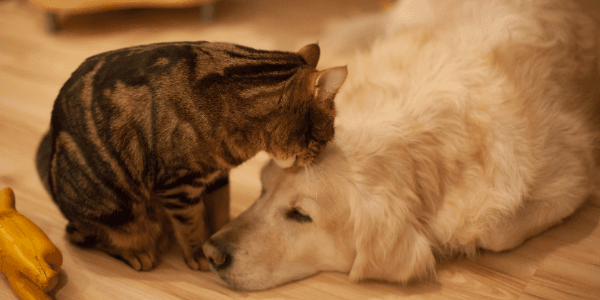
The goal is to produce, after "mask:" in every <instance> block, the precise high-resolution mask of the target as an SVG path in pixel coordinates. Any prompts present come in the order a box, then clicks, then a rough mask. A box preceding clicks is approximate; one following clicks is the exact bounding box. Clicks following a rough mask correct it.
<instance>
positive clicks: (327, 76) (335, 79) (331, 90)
mask: <svg viewBox="0 0 600 300" xmlns="http://www.w3.org/2000/svg"><path fill="white" fill-rule="evenodd" d="M347 76H348V68H347V67H346V66H343V67H335V68H330V69H325V70H323V71H320V72H319V74H318V75H317V78H316V79H315V89H316V90H315V96H316V97H318V98H324V99H326V98H329V96H330V95H335V94H336V93H337V92H338V90H339V89H340V87H342V84H343V83H344V81H346V77H347Z"/></svg>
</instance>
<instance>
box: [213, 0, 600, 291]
mask: <svg viewBox="0 0 600 300" xmlns="http://www.w3.org/2000/svg"><path fill="white" fill-rule="evenodd" d="M389 17H390V18H391V19H389V20H387V21H386V22H381V24H385V26H386V28H385V30H382V31H381V32H383V33H382V35H381V36H380V38H378V41H376V42H374V44H373V45H372V47H371V49H370V50H369V51H368V52H366V53H364V54H360V55H357V56H356V58H355V59H354V60H353V62H352V63H350V64H349V66H348V70H349V77H348V79H347V81H346V83H345V85H344V87H343V88H342V89H341V91H340V93H339V95H338V98H337V101H338V102H337V108H338V117H337V127H336V138H335V140H334V141H333V142H332V143H330V144H329V145H328V146H327V147H326V149H325V150H324V152H323V153H322V154H321V155H320V156H319V158H318V160H317V162H316V165H313V166H311V167H306V168H304V169H303V170H301V171H300V172H298V173H295V174H287V173H284V172H283V171H282V170H281V168H280V167H278V166H277V165H276V164H274V163H273V162H270V163H269V164H268V165H267V166H266V167H265V168H264V169H263V171H262V175H261V180H262V184H263V188H264V192H263V194H262V195H261V197H260V198H259V199H258V200H257V201H256V202H255V203H254V204H253V205H252V206H251V207H250V208H249V209H248V210H247V211H245V212H244V213H242V214H241V215H240V216H239V217H238V218H236V219H234V220H233V221H232V222H231V223H229V224H228V225H226V226H225V227H224V228H223V229H222V230H221V231H219V232H218V233H216V234H215V235H214V236H213V237H212V238H211V239H210V240H209V241H208V242H207V243H206V244H205V245H204V252H205V254H206V255H207V257H208V258H209V261H210V262H211V263H212V265H213V268H214V269H215V270H216V272H217V273H218V274H219V276H220V277H221V278H222V279H223V280H225V281H226V282H227V283H229V284H230V285H231V286H233V287H234V288H237V289H241V290H258V289H265V288H270V287H273V286H277V285H280V284H283V283H286V282H289V281H292V280H296V279H300V278H304V277H307V276H309V275H312V274H315V273H317V272H319V271H340V272H349V274H350V278H351V279H352V280H361V279H381V280H386V281H392V282H401V283H405V282H408V281H411V280H414V279H420V278H424V277H428V276H431V275H433V274H434V273H435V263H436V259H441V258H446V257H450V256H454V255H467V256H472V255H474V254H476V252H477V249H478V248H483V249H489V250H493V251H503V250H507V249H511V248H514V247H516V246H518V245H520V244H521V243H523V241H524V240H526V239H527V238H529V237H531V236H534V235H536V234H538V233H540V232H542V231H543V230H546V229H547V228H549V227H550V226H553V225H555V224H557V223H559V222H560V221H561V220H562V219H563V218H565V217H567V216H569V215H570V214H572V213H573V212H574V211H575V210H576V209H577V208H578V207H579V206H580V205H581V204H582V203H583V202H584V201H585V200H586V198H587V196H589V195H590V194H591V193H594V192H595V191H597V187H598V178H599V162H600V145H599V144H600V143H599V139H598V133H599V132H600V75H599V73H600V60H599V59H600V48H599V47H600V44H599V41H598V37H597V36H596V34H597V33H598V29H597V28H596V27H595V24H594V23H593V21H591V19H590V18H588V17H587V16H586V15H584V14H583V13H581V12H579V11H578V10H577V9H576V8H575V7H574V6H573V5H571V3H570V2H568V1H566V0H530V1H526V0H504V1H458V0H456V1H454V0H453V1H445V0H444V1H443V0H439V1H434V0H432V1H429V2H428V1H424V0H414V1H411V0H404V1H403V2H401V3H400V5H399V6H398V7H397V8H395V9H394V10H393V11H391V13H390V15H389ZM346 35H348V34H346ZM324 50H326V49H325V48H324Z"/></svg>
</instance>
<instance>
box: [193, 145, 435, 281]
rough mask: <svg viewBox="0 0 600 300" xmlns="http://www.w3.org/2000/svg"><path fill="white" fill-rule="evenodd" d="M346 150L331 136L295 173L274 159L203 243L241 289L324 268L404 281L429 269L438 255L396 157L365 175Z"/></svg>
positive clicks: (216, 264)
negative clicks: (398, 173)
mask: <svg viewBox="0 0 600 300" xmlns="http://www.w3.org/2000/svg"><path fill="white" fill-rule="evenodd" d="M346 154H347V153H345V152H344V151H342V149H340V148H339V147H338V146H336V144H335V143H330V144H328V146H327V147H326V148H325V150H324V151H323V152H322V153H321V154H320V155H319V156H318V157H317V160H316V161H315V162H316V164H315V165H312V166H309V167H304V168H302V169H301V170H300V171H299V172H297V173H286V172H284V171H283V170H282V169H281V168H280V167H279V166H277V164H275V163H274V162H273V161H271V162H269V163H268V164H267V165H266V166H265V167H264V168H263V170H262V172H261V181H262V185H263V192H262V195H261V196H260V197H259V199H258V200H256V202H255V203H254V204H253V205H252V206H251V207H250V208H249V209H248V210H246V211H245V212H243V213H242V214H241V215H240V216H238V217H237V218H236V219H234V220H233V221H231V222H230V223H229V224H227V225H226V226H225V227H224V228H223V229H221V230H220V231H219V232H217V233H216V234H214V235H213V236H212V237H211V239H210V240H209V241H208V242H207V243H206V244H205V245H204V248H203V249H204V253H205V254H206V256H207V257H208V259H209V261H210V262H211V264H212V266H213V269H214V270H215V271H216V272H217V273H218V274H219V276H220V277H221V278H222V279H223V280H224V281H226V282H227V283H228V284H229V285H231V286H232V287H234V288H235V289H239V290H261V289H267V288H271V287H274V286H278V285H281V284H284V283H287V282H290V281H294V280H298V279H302V278H305V277H308V276H310V275H313V274H316V273H318V272H320V271H339V272H350V277H351V279H352V280H361V279H383V280H388V281H400V282H404V281H407V280H409V279H412V278H414V277H415V276H417V277H418V276H421V275H425V274H428V273H430V271H431V270H432V267H433V264H434V259H433V254H432V253H431V248H430V245H429V243H428V241H427V238H425V237H424V236H423V235H422V233H421V231H420V229H419V226H418V225H416V224H418V221H417V220H416V215H415V214H413V213H412V212H411V210H412V209H414V208H413V207H411V205H412V204H411V203H412V202H411V201H408V204H407V203H405V202H404V201H403V200H402V199H400V198H396V197H398V196H399V195H397V194H396V189H395V188H394V183H393V182H390V180H397V178H396V177H394V178H389V177H388V174H385V173H386V172H385V170H387V169H388V168H389V167H394V164H392V166H388V167H386V166H385V165H384V166H382V165H376V166H374V168H371V172H377V170H379V171H380V172H379V173H378V174H368V176H367V174H361V172H360V171H359V172H357V170H354V169H353V165H352V163H351V162H350V161H349V160H348V157H347V156H346ZM363 159H367V158H363ZM375 159H380V158H378V157H375ZM372 163H376V161H373V162H372ZM364 176H367V177H369V178H370V179H369V180H365V179H364V178H363V177H364ZM386 177H387V178H386ZM377 181H380V182H377ZM365 184H371V185H373V186H372V187H371V188H365V187H364V185H365ZM390 188H391V189H390ZM388 189H390V190H388Z"/></svg>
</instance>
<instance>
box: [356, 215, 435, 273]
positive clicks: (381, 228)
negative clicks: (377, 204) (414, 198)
mask: <svg viewBox="0 0 600 300" xmlns="http://www.w3.org/2000/svg"><path fill="white" fill-rule="evenodd" d="M368 206H371V205H367V207H362V208H358V209H365V210H373V208H372V207H368ZM377 211H380V213H375V214H373V212H372V211H371V212H368V211H367V212H361V213H360V217H358V218H356V219H355V224H354V226H355V227H354V228H355V236H354V237H355V243H356V244H355V245H356V257H355V259H354V263H353V265H352V268H351V269H350V279H351V280H353V281H360V280H363V279H378V280H385V281H392V282H401V283H406V282H409V281H411V280H413V279H421V278H427V277H429V276H431V275H433V274H434V273H435V269H434V267H435V258H434V256H433V252H432V251H431V245H430V243H429V240H428V239H427V237H426V236H425V235H423V234H422V233H421V232H420V230H419V229H418V226H415V224H413V223H412V222H411V221H409V220H402V221H401V220H395V221H390V220H389V218H399V219H402V217H401V216H394V214H405V213H406V212H403V211H402V210H401V209H400V210H398V209H392V208H389V207H388V208H381V209H377ZM386 211H387V212H386Z"/></svg>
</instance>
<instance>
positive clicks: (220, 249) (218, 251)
mask: <svg viewBox="0 0 600 300" xmlns="http://www.w3.org/2000/svg"><path fill="white" fill-rule="evenodd" d="M228 248H230V247H227V246H226V245H225V244H224V243H223V242H221V241H219V240H214V239H209V240H208V241H206V243H204V245H203V246H202V250H203V251H204V255H206V258H207V259H208V262H209V263H210V264H211V265H212V266H213V268H214V269H215V270H216V271H221V270H224V269H227V268H228V267H229V266H230V265H231V261H232V259H233V257H232V256H231V252H230V251H228Z"/></svg>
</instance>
